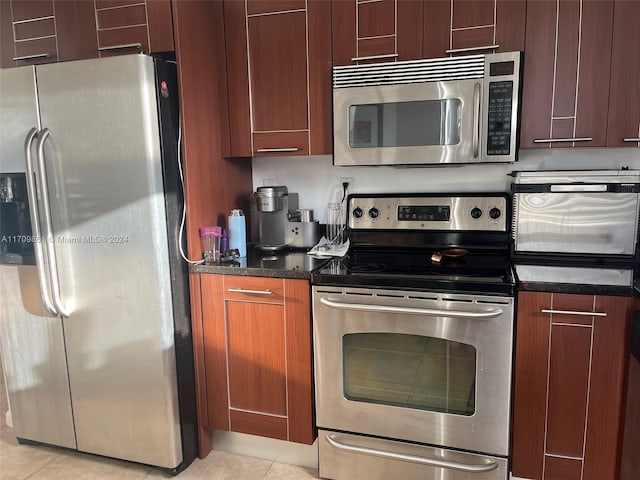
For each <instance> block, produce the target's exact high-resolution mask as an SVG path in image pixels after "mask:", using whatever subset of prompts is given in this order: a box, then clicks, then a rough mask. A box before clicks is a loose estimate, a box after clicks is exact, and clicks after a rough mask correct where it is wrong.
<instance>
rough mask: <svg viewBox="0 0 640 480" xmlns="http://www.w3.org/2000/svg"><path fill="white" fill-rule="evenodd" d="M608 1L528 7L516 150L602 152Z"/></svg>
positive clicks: (610, 25)
mask: <svg viewBox="0 0 640 480" xmlns="http://www.w3.org/2000/svg"><path fill="white" fill-rule="evenodd" d="M612 28H613V1H612V0H591V1H585V0H560V1H559V2H528V3H527V13H526V41H525V48H526V50H525V56H524V80H523V102H522V105H523V106H522V129H521V141H520V145H521V147H523V148H528V147H529V148H530V147H541V148H542V147H545V148H547V147H554V148H559V147H574V146H575V147H584V146H604V145H605V143H606V136H607V134H606V132H607V112H608V103H609V78H610V61H611V42H612Z"/></svg>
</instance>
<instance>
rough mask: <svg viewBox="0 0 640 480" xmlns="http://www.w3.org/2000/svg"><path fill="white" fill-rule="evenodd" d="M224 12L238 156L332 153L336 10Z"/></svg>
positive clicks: (275, 7)
mask: <svg viewBox="0 0 640 480" xmlns="http://www.w3.org/2000/svg"><path fill="white" fill-rule="evenodd" d="M224 9H225V30H226V40H227V41H226V48H227V59H228V62H227V75H228V93H229V124H230V138H231V156H233V157H249V156H261V155H309V154H313V155H315V154H327V153H331V151H332V134H331V4H330V3H329V2H327V1H323V0H309V1H307V2H304V1H295V0H291V1H287V0H273V1H266V2H258V1H252V2H247V3H245V2H238V1H235V0H226V1H225V2H224Z"/></svg>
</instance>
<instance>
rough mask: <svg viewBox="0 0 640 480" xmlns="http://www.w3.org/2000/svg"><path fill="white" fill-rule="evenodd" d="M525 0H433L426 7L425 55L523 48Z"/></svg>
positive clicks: (461, 53) (436, 55)
mask: <svg viewBox="0 0 640 480" xmlns="http://www.w3.org/2000/svg"><path fill="white" fill-rule="evenodd" d="M525 10H526V4H525V0H434V1H427V2H425V6H424V40H423V41H424V44H423V56H424V58H434V57H444V56H447V55H449V54H451V55H472V54H474V53H491V52H512V51H522V50H524V31H525V30H524V26H525Z"/></svg>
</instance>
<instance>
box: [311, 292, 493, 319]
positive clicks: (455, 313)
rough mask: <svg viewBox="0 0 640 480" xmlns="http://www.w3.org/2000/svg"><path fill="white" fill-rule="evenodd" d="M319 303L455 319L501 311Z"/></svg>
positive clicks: (488, 315)
mask: <svg viewBox="0 0 640 480" xmlns="http://www.w3.org/2000/svg"><path fill="white" fill-rule="evenodd" d="M320 303H323V304H325V305H326V306H328V307H332V308H338V309H342V310H360V311H365V312H384V313H403V314H409V315H431V316H442V317H456V318H492V317H497V316H498V315H500V314H502V310H501V309H499V308H496V309H494V310H485V311H482V312H467V311H461V310H439V309H435V308H413V307H397V306H393V305H368V304H366V303H343V302H336V301H334V300H330V299H328V298H325V297H322V298H320Z"/></svg>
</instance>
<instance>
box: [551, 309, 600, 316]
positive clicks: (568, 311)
mask: <svg viewBox="0 0 640 480" xmlns="http://www.w3.org/2000/svg"><path fill="white" fill-rule="evenodd" d="M540 311H541V312H542V313H559V314H561V315H580V316H583V317H606V316H607V314H606V313H602V312H572V311H571V310H540Z"/></svg>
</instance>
